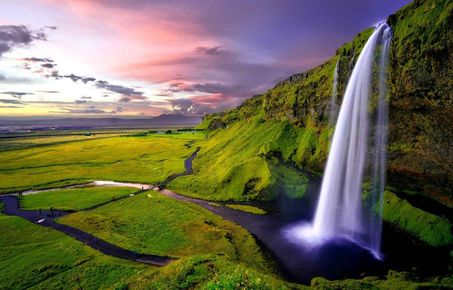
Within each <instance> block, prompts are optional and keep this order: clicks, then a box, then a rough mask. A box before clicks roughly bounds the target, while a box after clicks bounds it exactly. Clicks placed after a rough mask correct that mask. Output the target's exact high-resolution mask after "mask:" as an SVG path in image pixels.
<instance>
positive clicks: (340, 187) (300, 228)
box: [285, 23, 391, 260]
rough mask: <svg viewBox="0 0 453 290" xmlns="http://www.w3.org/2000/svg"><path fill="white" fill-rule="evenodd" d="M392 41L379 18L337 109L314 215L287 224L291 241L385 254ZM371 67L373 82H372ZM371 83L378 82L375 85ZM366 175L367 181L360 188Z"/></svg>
mask: <svg viewBox="0 0 453 290" xmlns="http://www.w3.org/2000/svg"><path fill="white" fill-rule="evenodd" d="M390 41H391V29H390V27H389V26H388V25H387V24H386V23H380V24H379V25H378V26H377V27H376V29H375V31H374V32H373V33H372V35H371V36H370V38H369V39H368V41H367V42H366V44H365V46H364V48H363V49H362V52H361V53H360V55H359V58H358V59H357V62H356V64H355V66H354V69H353V71H352V73H351V76H350V78H349V81H348V84H347V86H346V91H345V93H344V97H343V100H342V104H341V107H340V111H339V113H338V119H337V122H336V127H335V132H334V135H333V138H332V143H331V147H330V152H329V156H328V159H327V164H326V167H325V171H324V175H323V180H322V184H321V190H320V194H319V200H318V202H317V207H316V210H315V212H314V218H313V221H312V223H310V224H307V223H298V224H297V223H296V224H295V225H291V226H289V227H288V228H287V229H285V235H286V237H287V238H288V239H289V240H291V241H293V242H294V243H297V244H300V245H303V246H304V247H306V248H311V249H313V248H319V247H323V246H325V245H326V244H332V243H334V244H335V243H336V244H347V243H348V242H352V243H355V244H357V245H359V246H360V247H362V248H363V249H366V250H368V251H370V252H371V253H372V255H373V256H374V257H375V258H376V259H379V260H380V259H382V258H383V256H382V254H381V249H380V244H381V232H382V218H381V215H382V206H383V203H382V197H383V191H384V184H385V169H386V143H387V115H388V104H387V101H386V99H385V98H386V93H387V91H386V64H387V58H388V53H389V46H390ZM338 65H339V63H337V65H336V67H335V72H334V74H335V75H334V88H333V94H332V99H331V104H330V109H331V111H330V116H329V117H330V120H329V121H331V120H332V118H335V112H334V111H333V109H335V107H336V103H334V102H336V95H337V92H336V89H337V88H336V86H337V84H336V79H337V70H338ZM375 68H377V72H378V73H377V74H376V76H374V77H376V78H377V80H378V81H377V82H373V71H375V70H373V69H375ZM373 83H376V84H377V87H376V88H375V87H373ZM373 97H374V98H373ZM373 104H375V105H374V106H373ZM373 137H374V138H373ZM366 180H367V181H368V180H369V181H370V183H369V184H371V185H370V186H369V187H367V188H364V187H363V184H364V181H366ZM364 192H365V194H363V193H364ZM339 250H340V249H339Z"/></svg>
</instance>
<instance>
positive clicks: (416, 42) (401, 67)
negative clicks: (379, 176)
mask: <svg viewBox="0 0 453 290" xmlns="http://www.w3.org/2000/svg"><path fill="white" fill-rule="evenodd" d="M452 9H453V2H451V1H447V0H425V1H414V2H413V3H411V4H410V5H408V6H406V7H404V8H403V9H401V10H400V11H399V12H397V13H396V14H394V15H392V16H390V17H389V19H388V22H389V24H390V25H391V26H392V29H393V33H394V37H393V41H392V46H391V52H390V59H389V69H388V86H389V100H390V117H389V118H390V119H389V144H388V146H389V163H388V180H389V183H390V184H391V185H392V186H394V187H398V188H402V189H410V190H417V191H421V192H424V193H426V194H428V195H429V196H431V197H434V198H436V199H438V200H441V201H443V202H444V203H447V204H450V205H452V206H453V202H452V201H453V142H452V140H453V95H452V92H453V51H452V49H453V30H452V29H451V27H453V13H452ZM372 31H373V29H372V28H370V29H367V30H365V31H363V32H362V33H360V34H359V35H358V36H357V37H356V38H355V39H354V40H353V41H351V42H350V43H347V44H345V45H343V46H342V47H340V48H339V49H338V50H337V53H336V55H335V56H334V57H333V58H332V59H330V60H328V61H327V62H325V63H324V64H322V65H320V66H318V67H315V68H313V69H311V70H309V71H307V72H304V73H301V74H296V75H293V76H291V77H290V78H289V79H287V80H285V81H283V82H281V83H279V84H277V85H276V86H275V87H274V88H272V89H270V90H268V91H267V92H265V93H263V94H261V95H257V96H254V97H252V98H250V99H248V100H246V101H245V102H244V103H243V104H242V105H240V106H239V107H238V108H236V109H234V110H231V111H229V112H224V113H220V114H215V115H209V116H206V117H205V119H204V124H203V126H204V127H205V128H211V129H216V132H218V131H222V130H223V131H225V130H227V131H228V130H231V128H232V127H233V126H234V124H238V123H241V124H244V125H245V126H246V125H247V124H250V123H254V122H259V123H261V124H263V126H264V127H265V125H266V124H268V123H269V122H270V123H269V124H271V123H275V122H281V123H284V124H288V125H287V127H285V128H286V130H287V131H288V132H292V133H291V134H288V136H287V138H289V139H288V140H286V141H285V143H291V142H295V143H296V144H293V145H290V146H286V147H285V148H283V149H282V148H278V147H279V146H276V147H275V148H274V149H273V151H272V152H273V153H276V151H278V150H282V151H281V152H280V153H281V155H282V156H286V157H285V159H286V160H289V161H291V162H294V163H295V164H296V165H297V166H300V167H303V168H306V169H310V170H313V171H318V172H321V171H322V169H323V166H324V163H325V160H326V157H327V152H328V146H329V144H328V142H325V139H326V135H328V134H330V133H331V132H332V131H333V130H332V128H331V127H329V125H328V114H329V99H330V96H331V92H332V84H333V72H334V68H335V65H336V63H337V62H338V68H339V71H338V92H339V99H340V100H341V98H342V94H343V93H344V91H345V88H346V84H347V80H348V78H349V75H350V73H351V70H352V68H353V66H354V63H355V61H356V60H357V57H358V55H359V54H360V52H361V49H362V47H363V46H364V44H365V42H366V40H367V39H368V37H369V35H370V34H371V33H372ZM288 126H289V127H290V128H288ZM226 127H228V128H227V129H222V128H226ZM217 134H222V133H221V132H218V133H217ZM238 134H240V132H238ZM301 141H302V143H300V142H301ZM327 141H328V136H327ZM266 142H267V141H266V140H264V141H263V142H262V143H266ZM298 142H299V143H298ZM301 144H302V145H301ZM299 145H300V146H299ZM222 146H227V145H226V143H225V144H223V145H222ZM225 148H226V147H225ZM291 150H292V151H291Z"/></svg>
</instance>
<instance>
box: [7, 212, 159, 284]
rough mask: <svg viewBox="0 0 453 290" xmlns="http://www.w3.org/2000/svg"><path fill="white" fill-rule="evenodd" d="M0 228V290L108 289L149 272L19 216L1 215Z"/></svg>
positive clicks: (138, 265) (143, 266) (141, 266)
mask: <svg viewBox="0 0 453 290" xmlns="http://www.w3.org/2000/svg"><path fill="white" fill-rule="evenodd" d="M0 229H1V234H0V249H1V251H0V273H1V274H0V289H62V288H64V289H80V288H82V289H99V288H107V287H112V286H114V285H117V284H118V285H122V284H123V283H125V282H126V281H127V279H128V278H129V277H130V276H133V275H136V274H139V273H142V272H144V271H145V270H147V271H149V270H151V269H152V268H151V267H150V266H145V265H142V264H138V263H133V262H128V261H125V260H120V259H116V258H111V257H108V256H105V255H102V254H100V253H98V252H96V251H94V250H92V249H91V248H88V247H86V246H84V245H83V244H82V243H80V242H78V241H76V240H73V239H72V238H70V237H67V236H66V235H64V234H61V233H59V232H56V231H54V230H52V229H48V228H44V227H41V226H38V225H35V224H32V223H30V222H28V221H25V220H23V219H21V218H18V217H11V216H6V215H1V214H0Z"/></svg>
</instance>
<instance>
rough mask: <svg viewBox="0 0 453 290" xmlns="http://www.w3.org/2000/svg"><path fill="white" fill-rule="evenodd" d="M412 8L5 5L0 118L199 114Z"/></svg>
mask: <svg viewBox="0 0 453 290" xmlns="http://www.w3.org/2000/svg"><path fill="white" fill-rule="evenodd" d="M409 2H410V1H409V0H342V1H340V0H337V1H336V0H278V1H277V0H274V1H270V0H259V1H251V0H224V1H220V0H204V1H202V0H185V1H182V0H181V1H174V0H154V1H151V0H129V1H121V0H10V1H8V0H2V1H0V116H53V117H68V116H74V117H75V116H99V117H101V116H118V117H126V116H157V115H160V114H169V113H177V114H184V115H204V114H207V113H212V112H218V111H222V110H226V109H229V108H233V107H236V106H237V105H239V104H240V103H241V102H242V101H243V100H244V99H246V98H248V97H251V96H253V95H255V94H258V93H262V92H264V91H266V90H267V89H269V88H271V87H272V86H273V85H275V83H276V82H278V81H280V80H283V79H285V78H287V77H289V76H290V75H292V74H294V73H300V72H302V71H305V70H307V69H310V68H312V67H314V66H316V65H319V64H321V63H323V62H324V61H326V60H327V59H328V58H330V57H332V56H333V55H334V54H335V51H336V49H337V48H338V47H339V46H341V45H342V44H344V43H345V42H348V41H350V40H352V39H353V37H354V36H355V35H356V34H357V33H359V32H360V31H362V30H364V29H366V28H368V27H371V26H373V25H374V24H376V23H378V22H380V21H382V20H385V19H386V18H387V16H389V15H391V14H392V13H394V12H396V11H397V10H398V9H399V8H401V7H403V6H404V5H406V4H408V3H409Z"/></svg>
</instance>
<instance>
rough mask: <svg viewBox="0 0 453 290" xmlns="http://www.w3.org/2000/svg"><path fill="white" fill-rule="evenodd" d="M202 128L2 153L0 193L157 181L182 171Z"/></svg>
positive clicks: (199, 139)
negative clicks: (93, 183) (96, 182)
mask: <svg viewBox="0 0 453 290" xmlns="http://www.w3.org/2000/svg"><path fill="white" fill-rule="evenodd" d="M204 137H205V135H204V133H202V132H186V133H174V134H148V135H146V136H124V137H111V138H102V139H94V140H89V141H74V142H67V143H59V144H52V145H47V146H39V147H32V148H25V149H17V150H10V151H3V152H0V193H2V192H3V193H4V192H14V191H20V190H24V189H30V188H35V189H38V188H50V187H57V186H62V185H69V184H77V183H81V182H87V181H90V180H96V179H103V180H115V181H129V182H147V183H153V182H159V181H163V180H164V179H165V178H166V177H168V176H169V175H171V174H173V173H180V172H183V171H184V159H185V158H187V157H188V156H189V155H190V154H191V153H192V152H193V151H194V150H195V149H194V148H188V147H187V146H185V144H187V143H189V142H192V141H202V140H203V139H204Z"/></svg>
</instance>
